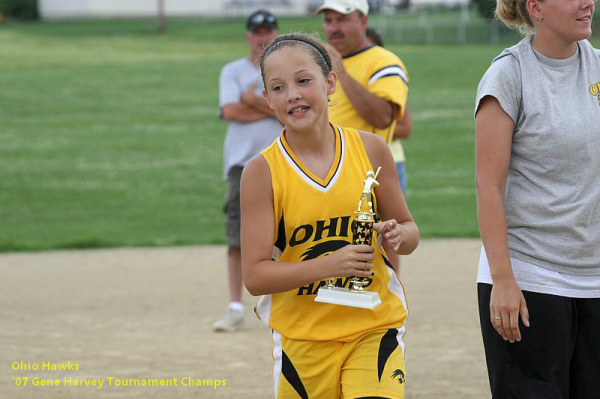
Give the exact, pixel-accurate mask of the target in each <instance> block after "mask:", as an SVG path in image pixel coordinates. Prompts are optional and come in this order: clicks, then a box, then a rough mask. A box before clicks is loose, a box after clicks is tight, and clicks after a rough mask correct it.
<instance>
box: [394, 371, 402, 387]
mask: <svg viewBox="0 0 600 399" xmlns="http://www.w3.org/2000/svg"><path fill="white" fill-rule="evenodd" d="M396 377H398V382H399V383H400V384H404V371H402V370H400V369H396V371H394V373H393V374H392V378H396Z"/></svg>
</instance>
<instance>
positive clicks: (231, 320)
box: [213, 307, 244, 332]
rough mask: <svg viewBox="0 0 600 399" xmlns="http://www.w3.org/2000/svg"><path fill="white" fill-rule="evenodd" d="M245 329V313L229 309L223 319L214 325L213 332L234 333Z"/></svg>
mask: <svg viewBox="0 0 600 399" xmlns="http://www.w3.org/2000/svg"><path fill="white" fill-rule="evenodd" d="M242 327H244V311H243V310H234V309H232V308H230V307H228V308H227V309H226V310H225V313H223V315H222V316H221V318H220V319H219V320H217V321H215V322H214V323H213V330H214V331H218V332H234V331H237V330H239V329H241V328H242Z"/></svg>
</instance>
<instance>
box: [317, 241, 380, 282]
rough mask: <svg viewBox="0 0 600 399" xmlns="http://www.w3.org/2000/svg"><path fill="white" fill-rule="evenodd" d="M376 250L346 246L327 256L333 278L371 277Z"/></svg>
mask: <svg viewBox="0 0 600 399" xmlns="http://www.w3.org/2000/svg"><path fill="white" fill-rule="evenodd" d="M374 251H375V250H374V249H373V247H371V246H370V245H364V244H360V245H353V244H351V245H346V246H345V247H343V248H340V249H338V250H337V251H335V252H333V253H332V254H331V255H328V256H327V258H328V259H327V260H328V261H329V262H328V264H329V273H330V274H329V276H331V277H348V276H355V277H370V276H371V275H372V274H373V272H372V271H371V269H372V268H373V263H371V262H373V260H375V255H373V252H374Z"/></svg>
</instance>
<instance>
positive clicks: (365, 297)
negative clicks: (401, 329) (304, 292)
mask: <svg viewBox="0 0 600 399" xmlns="http://www.w3.org/2000/svg"><path fill="white" fill-rule="evenodd" d="M315 301H317V302H325V303H331V304H334V305H343V306H353V307H355V308H364V309H373V308H376V307H377V306H379V305H381V299H379V294H378V293H377V292H370V291H350V290H349V289H347V288H341V287H334V288H327V287H321V288H319V292H318V294H317V297H316V298H315Z"/></svg>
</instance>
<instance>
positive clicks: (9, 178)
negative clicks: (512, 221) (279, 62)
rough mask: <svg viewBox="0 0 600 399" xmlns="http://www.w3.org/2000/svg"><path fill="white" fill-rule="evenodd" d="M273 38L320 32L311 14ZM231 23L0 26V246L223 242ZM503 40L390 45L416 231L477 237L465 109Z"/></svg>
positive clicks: (236, 38)
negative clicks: (405, 76)
mask: <svg viewBox="0 0 600 399" xmlns="http://www.w3.org/2000/svg"><path fill="white" fill-rule="evenodd" d="M280 26H281V31H282V32H287V31H292V30H303V31H309V32H315V31H319V29H320V22H319V20H317V19H315V18H308V19H282V20H281V22H280ZM243 33H244V26H243V21H242V20H240V19H230V20H218V21H217V20H171V21H169V23H168V26H167V34H166V35H162V36H159V35H157V34H155V24H154V22H153V21H86V22H60V23H32V24H21V25H12V24H5V25H0V43H2V44H1V45H0V143H1V144H0V251H4V252H6V251H25V250H44V249H55V248H87V247H109V246H146V245H149V246H165V245H192V244H215V243H223V242H224V232H223V231H224V230H223V220H224V217H223V214H222V212H221V207H222V201H223V197H224V192H225V183H224V182H223V181H222V178H221V175H222V171H221V163H222V153H221V151H222V143H223V139H224V134H225V128H226V125H225V123H224V122H222V121H220V120H219V119H218V117H217V115H218V87H217V86H218V74H219V71H220V68H221V67H222V66H223V65H224V64H225V63H226V62H228V61H231V60H233V59H235V58H238V57H242V56H245V55H246V53H247V48H246V45H245V42H244V40H243ZM503 47H505V46H504V45H497V46H490V45H466V46H435V45H432V46H414V45H394V44H390V45H389V46H388V48H390V49H391V50H392V51H394V52H396V53H397V54H399V55H400V57H401V58H402V59H403V60H404V62H405V64H406V66H407V68H408V70H409V73H410V76H411V88H410V94H409V98H410V103H411V108H412V111H413V126H414V128H413V132H412V137H411V138H410V139H409V140H408V141H406V143H405V148H406V154H407V158H408V163H407V168H408V176H409V189H408V201H409V206H410V208H411V210H412V212H413V215H414V217H415V219H416V221H417V222H418V224H419V226H420V228H421V234H422V236H423V237H440V236H444V237H474V236H477V234H478V231H477V224H476V218H475V192H474V160H473V147H474V123H473V116H472V113H473V103H474V96H475V91H476V87H477V83H478V81H479V79H480V78H481V75H482V74H483V72H484V71H485V69H486V68H487V66H488V65H489V63H490V61H491V59H492V58H493V56H494V55H496V54H497V53H499V52H500V50H501V49H502V48H503Z"/></svg>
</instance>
